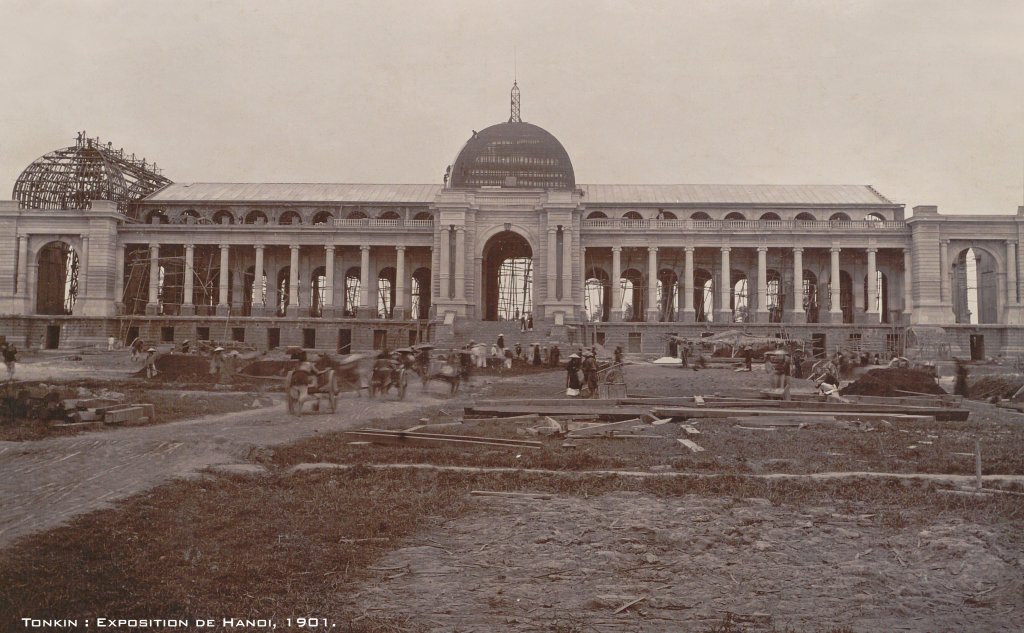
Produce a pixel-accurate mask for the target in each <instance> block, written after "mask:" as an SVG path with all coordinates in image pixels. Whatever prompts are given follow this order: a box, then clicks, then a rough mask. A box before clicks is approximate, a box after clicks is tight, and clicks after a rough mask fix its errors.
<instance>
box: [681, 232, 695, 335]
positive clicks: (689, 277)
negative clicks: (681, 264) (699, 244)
mask: <svg viewBox="0 0 1024 633" xmlns="http://www.w3.org/2000/svg"><path fill="white" fill-rule="evenodd" d="M683 253H684V254H685V258H686V264H685V270H683V320H684V321H686V322H687V323H693V322H694V321H696V320H697V312H696V310H694V308H693V247H692V246H686V247H683Z"/></svg>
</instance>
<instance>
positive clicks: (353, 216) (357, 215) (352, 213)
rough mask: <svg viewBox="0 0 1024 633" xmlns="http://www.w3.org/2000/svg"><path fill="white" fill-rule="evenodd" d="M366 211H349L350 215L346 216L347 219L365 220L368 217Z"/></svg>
mask: <svg viewBox="0 0 1024 633" xmlns="http://www.w3.org/2000/svg"><path fill="white" fill-rule="evenodd" d="M366 217H367V216H366V213H364V212H362V211H358V210H356V211H349V212H348V215H346V216H345V219H346V220H363V219H366Z"/></svg>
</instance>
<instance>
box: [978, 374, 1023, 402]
mask: <svg viewBox="0 0 1024 633" xmlns="http://www.w3.org/2000/svg"><path fill="white" fill-rule="evenodd" d="M1022 385H1024V376H1022V375H1020V374H987V375H984V376H978V378H976V379H974V378H971V379H968V381H967V394H968V397H969V398H972V399H974V400H987V399H989V398H992V397H997V398H1000V399H1003V400H1007V399H1010V398H1012V397H1013V394H1015V393H1017V391H1018V390H1019V389H1020V388H1021V386H1022Z"/></svg>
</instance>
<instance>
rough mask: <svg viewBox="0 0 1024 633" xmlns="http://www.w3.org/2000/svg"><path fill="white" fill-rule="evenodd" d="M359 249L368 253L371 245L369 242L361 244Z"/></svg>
mask: <svg viewBox="0 0 1024 633" xmlns="http://www.w3.org/2000/svg"><path fill="white" fill-rule="evenodd" d="M359 250H361V251H363V252H364V253H368V252H370V245H369V244H361V245H360V246H359Z"/></svg>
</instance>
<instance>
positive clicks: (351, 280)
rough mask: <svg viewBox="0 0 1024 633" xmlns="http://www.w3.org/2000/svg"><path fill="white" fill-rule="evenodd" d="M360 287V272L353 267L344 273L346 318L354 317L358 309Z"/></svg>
mask: <svg viewBox="0 0 1024 633" xmlns="http://www.w3.org/2000/svg"><path fill="white" fill-rule="evenodd" d="M360 285H362V270H361V269H360V268H359V266H353V267H352V268H349V269H348V270H347V271H345V310H344V314H345V316H347V317H354V316H355V315H356V310H357V309H358V308H359V305H360V304H359V294H360V292H359V290H360Z"/></svg>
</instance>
